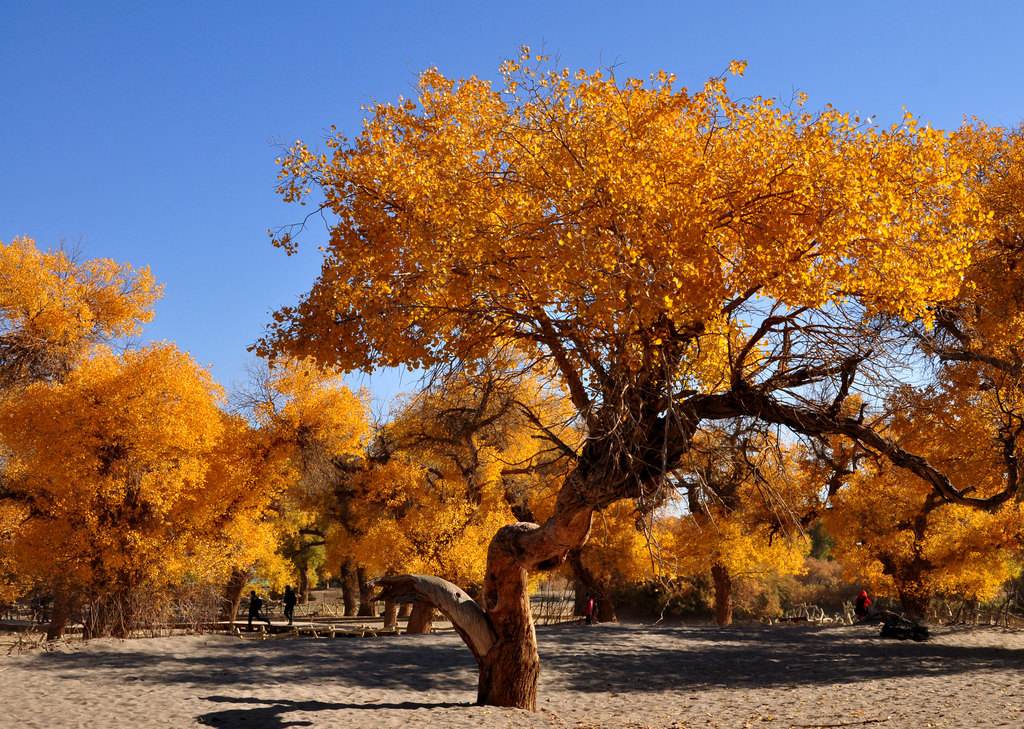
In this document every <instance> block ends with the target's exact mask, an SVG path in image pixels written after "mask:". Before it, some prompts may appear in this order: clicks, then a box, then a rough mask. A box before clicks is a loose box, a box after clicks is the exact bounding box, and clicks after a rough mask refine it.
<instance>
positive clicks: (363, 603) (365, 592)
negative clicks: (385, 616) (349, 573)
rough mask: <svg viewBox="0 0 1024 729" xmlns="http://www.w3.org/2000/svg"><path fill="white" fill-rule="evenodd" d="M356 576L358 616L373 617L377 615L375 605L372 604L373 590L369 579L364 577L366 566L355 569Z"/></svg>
mask: <svg viewBox="0 0 1024 729" xmlns="http://www.w3.org/2000/svg"><path fill="white" fill-rule="evenodd" d="M356 576H357V578H358V580H359V616H360V617H375V616H376V615H377V610H376V606H375V605H374V604H373V603H374V601H373V590H372V588H371V587H370V583H369V581H368V580H367V579H366V568H364V567H359V568H358V569H357V570H356Z"/></svg>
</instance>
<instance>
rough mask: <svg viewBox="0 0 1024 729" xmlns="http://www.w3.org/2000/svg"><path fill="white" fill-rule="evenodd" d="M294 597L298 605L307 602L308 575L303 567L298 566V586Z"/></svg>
mask: <svg viewBox="0 0 1024 729" xmlns="http://www.w3.org/2000/svg"><path fill="white" fill-rule="evenodd" d="M296 597H297V598H298V601H299V602H300V603H303V604H305V603H307V602H309V575H308V574H307V572H306V566H305V565H299V586H298V594H297V595H296Z"/></svg>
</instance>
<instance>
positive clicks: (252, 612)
mask: <svg viewBox="0 0 1024 729" xmlns="http://www.w3.org/2000/svg"><path fill="white" fill-rule="evenodd" d="M261 607H263V600H262V599H260V596H259V595H257V594H256V590H253V591H252V592H250V593H249V630H252V620H253V618H256V619H257V620H265V621H266V623H267V627H268V628H269V627H270V618H268V617H267V616H266V615H264V614H263V613H261V612H260V608H261Z"/></svg>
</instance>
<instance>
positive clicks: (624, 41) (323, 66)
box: [0, 0, 1024, 400]
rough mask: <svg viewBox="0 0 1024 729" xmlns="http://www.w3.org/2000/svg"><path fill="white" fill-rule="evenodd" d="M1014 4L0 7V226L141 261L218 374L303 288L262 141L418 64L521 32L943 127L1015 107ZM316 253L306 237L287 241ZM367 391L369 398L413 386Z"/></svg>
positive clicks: (487, 46) (320, 125)
mask: <svg viewBox="0 0 1024 729" xmlns="http://www.w3.org/2000/svg"><path fill="white" fill-rule="evenodd" d="M1022 31H1024V3H1020V2H1012V1H1009V0H1007V1H1005V2H972V3H963V2H948V3H944V2H900V3H892V2H851V3H839V2H821V1H820V0H819V1H818V2H813V3H787V2H782V1H776V2H770V1H769V0H763V1H762V2H749V3H730V2H713V3H707V2H700V3H697V2H692V3H690V2H671V3H670V2H665V3H641V2H613V3H607V2H588V3H558V2H554V1H553V0H552V1H551V2H522V1H520V2H512V3H502V4H500V5H499V4H490V3H486V2H482V1H478V2H472V3H462V2H440V1H439V2H434V3H426V2H405V3H396V2H383V1H377V2H372V3H356V2H324V3H314V2H291V3H273V4H272V3H260V2H237V3H230V4H228V3H212V2H204V3H200V2H187V1H179V2H132V3H106V2H99V1H98V0H97V1H85V0H83V1H82V2H78V3H66V4H54V3H45V2H18V1H17V0H0V101H2V106H0V153H2V156H0V240H4V241H8V240H10V238H11V237H13V236H14V235H30V236H32V237H34V238H35V239H36V240H37V242H39V243H40V244H41V245H43V246H53V245H56V244H59V243H61V242H63V243H65V244H69V245H76V246H78V247H80V249H81V250H82V252H83V253H84V254H85V255H86V256H90V257H91V256H109V257H112V258H115V259H118V260H126V261H131V262H133V263H136V264H149V265H150V266H152V268H153V270H154V272H155V273H156V275H157V277H158V278H159V279H160V280H161V281H163V282H164V283H165V285H166V295H165V297H164V299H163V300H162V301H161V302H160V304H159V305H158V307H157V316H156V320H155V322H154V323H153V324H152V325H150V327H149V328H148V329H147V338H149V339H169V340H173V341H175V342H177V343H178V344H179V346H181V347H182V348H183V349H186V350H188V351H190V352H191V353H192V354H193V355H194V356H195V357H196V359H197V360H198V361H199V362H201V363H202V364H204V365H208V366H210V367H212V369H213V372H214V374H215V375H216V377H217V378H218V379H219V380H220V381H221V382H222V383H223V384H224V385H225V386H227V387H231V386H233V385H236V384H239V383H241V382H242V381H243V380H244V377H245V375H244V368H245V365H246V363H247V362H248V361H250V360H251V356H250V355H249V354H247V353H246V351H245V348H246V346H247V345H248V344H250V343H252V342H253V341H254V340H255V339H256V338H257V337H258V336H259V334H260V332H261V331H262V328H263V326H264V325H265V323H266V322H267V321H268V319H269V316H270V313H271V311H273V310H274V309H275V308H277V307H279V306H281V305H283V304H287V303H290V302H293V301H294V300H295V299H296V298H297V297H298V295H299V294H300V293H301V292H303V291H304V290H306V289H307V288H308V287H309V285H310V284H311V283H312V281H313V279H314V277H315V275H316V273H317V270H318V258H317V255H316V251H315V246H313V245H307V246H306V249H305V252H304V253H303V254H301V255H299V256H297V257H292V258H287V257H285V256H284V254H283V253H281V252H280V251H277V250H276V249H273V248H272V247H271V246H270V245H269V243H268V240H267V237H266V229H267V228H269V227H274V226H278V225H281V224H284V223H289V222H294V221H295V220H297V219H298V217H299V214H300V209H299V208H294V209H292V208H289V207H287V206H284V205H283V204H281V203H280V202H278V200H277V199H276V197H275V195H274V192H273V188H274V182H275V173H276V168H275V167H274V164H273V160H274V157H275V156H276V154H277V152H278V149H277V146H276V145H280V144H284V143H288V142H290V141H292V140H294V139H297V138H303V139H305V140H307V141H310V142H318V141H319V140H321V139H322V137H323V130H324V129H325V128H326V127H327V126H328V125H330V124H336V125H337V126H338V127H339V128H340V129H341V130H342V131H343V132H346V133H353V132H355V131H357V130H358V125H359V120H360V118H361V111H360V106H361V105H363V104H366V103H369V102H372V101H375V100H380V101H383V100H389V99H392V98H394V97H395V96H397V95H399V94H408V93H409V92H410V90H411V89H412V86H413V84H414V83H415V79H416V75H417V73H418V72H419V71H420V70H421V69H423V68H425V67H428V66H434V65H436V66H438V67H440V68H441V69H442V70H443V71H445V72H446V73H448V74H450V75H469V74H477V75H480V76H485V77H493V76H494V75H495V70H496V68H497V66H498V64H499V62H500V61H501V60H502V59H503V58H507V57H510V56H514V55H515V53H516V50H517V48H518V46H519V45H520V44H522V43H527V44H529V45H531V46H533V47H535V48H543V49H545V50H546V51H547V52H548V53H551V54H552V55H556V56H557V57H558V58H559V59H560V61H561V63H562V64H564V65H568V66H572V67H579V66H585V67H594V66H599V65H608V64H616V65H617V66H618V68H619V73H620V74H622V75H631V76H646V75H647V74H648V73H650V72H652V71H654V70H657V69H659V68H664V69H666V70H669V71H674V72H676V73H677V74H678V75H679V77H680V78H681V79H682V80H684V81H685V82H687V83H689V84H691V85H693V84H698V83H700V82H701V81H702V80H703V79H704V78H706V77H707V76H709V75H713V74H718V73H720V72H721V71H722V70H723V69H724V68H725V67H726V65H727V63H728V61H729V60H730V59H733V58H743V59H747V60H748V61H749V62H750V65H749V67H748V70H747V74H746V76H745V77H744V78H743V79H742V80H740V81H739V82H738V83H734V84H733V88H734V89H736V90H737V91H738V92H740V93H743V94H761V95H765V96H782V97H786V98H788V97H790V96H791V94H792V93H793V91H794V90H798V89H799V90H803V91H806V92H807V93H808V94H809V95H810V105H811V106H812V107H819V106H821V105H823V104H824V103H826V102H832V103H834V104H836V105H837V106H838V107H840V108H842V109H844V110H849V111H858V112H860V113H861V114H863V115H877V116H878V117H879V119H880V121H882V122H883V123H885V122H888V121H892V120H895V119H898V118H899V116H900V114H901V109H902V107H903V106H904V105H905V106H906V107H907V108H908V109H910V110H911V111H912V112H914V113H915V114H918V115H920V116H922V117H923V118H924V119H926V120H928V121H930V122H931V123H932V124H934V125H936V126H941V127H950V126H955V125H957V124H959V123H960V121H961V119H962V117H963V116H964V115H976V116H978V117H981V118H982V119H985V120H986V121H988V122H990V123H994V124H1006V125H1016V124H1018V123H1020V122H1021V121H1022V120H1024V80H1022V79H1024V49H1022V41H1021V32H1022ZM306 240H307V242H308V243H313V242H315V241H314V238H312V237H310V238H307V239H306ZM354 383H355V384H360V383H362V384H368V385H369V386H370V387H371V388H372V389H373V390H374V392H375V393H376V395H377V396H378V397H379V398H380V399H381V400H386V399H387V398H389V397H391V396H392V395H393V394H394V393H395V392H396V391H397V390H400V389H408V388H410V387H411V386H412V385H413V384H414V378H411V377H410V376H409V375H406V376H405V379H404V381H403V380H401V379H400V378H399V377H398V376H397V375H395V374H392V373H386V374H382V375H377V376H374V377H373V378H371V379H369V380H366V379H362V380H359V379H357V380H354Z"/></svg>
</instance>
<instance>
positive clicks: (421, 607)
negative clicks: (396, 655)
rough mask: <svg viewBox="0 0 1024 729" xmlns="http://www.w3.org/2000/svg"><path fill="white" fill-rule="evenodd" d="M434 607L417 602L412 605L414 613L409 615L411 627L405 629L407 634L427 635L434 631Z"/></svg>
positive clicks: (426, 603)
mask: <svg viewBox="0 0 1024 729" xmlns="http://www.w3.org/2000/svg"><path fill="white" fill-rule="evenodd" d="M433 624H434V606H433V605H431V604H430V603H428V602H422V601H416V602H414V603H413V605H412V613H411V614H410V615H409V625H408V627H407V628H406V629H405V632H407V633H413V634H425V633H429V632H431V631H432V630H433Z"/></svg>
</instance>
